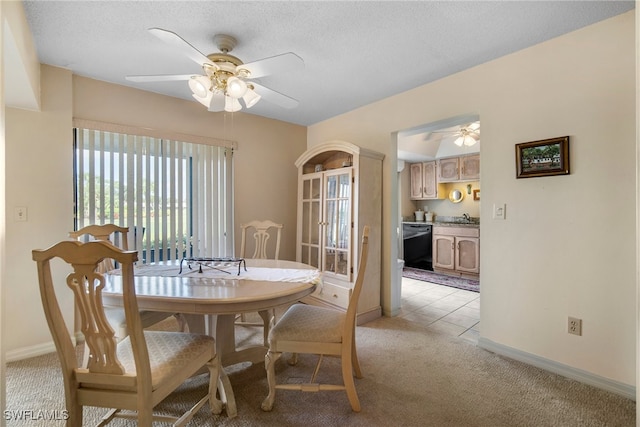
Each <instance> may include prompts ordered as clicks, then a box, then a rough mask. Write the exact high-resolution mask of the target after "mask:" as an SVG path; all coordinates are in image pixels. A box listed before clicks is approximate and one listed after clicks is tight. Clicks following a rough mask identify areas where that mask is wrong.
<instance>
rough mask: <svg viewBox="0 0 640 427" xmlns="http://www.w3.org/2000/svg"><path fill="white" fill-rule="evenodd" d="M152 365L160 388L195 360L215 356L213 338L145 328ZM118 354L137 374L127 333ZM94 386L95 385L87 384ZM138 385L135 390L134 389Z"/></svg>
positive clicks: (128, 369)
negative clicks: (146, 329)
mask: <svg viewBox="0 0 640 427" xmlns="http://www.w3.org/2000/svg"><path fill="white" fill-rule="evenodd" d="M144 338H145V341H146V343H147V349H148V352H149V364H150V367H151V389H152V390H156V389H157V388H158V387H159V386H160V385H161V384H162V383H163V382H165V381H166V380H167V379H168V378H172V377H173V376H175V375H179V376H184V368H185V367H186V366H187V365H189V364H190V363H192V362H193V361H194V360H195V359H199V358H201V357H204V356H205V355H206V357H207V358H208V359H211V358H213V357H214V356H215V352H216V351H215V340H214V339H213V337H210V336H208V335H201V334H189V333H184V332H165V331H144ZM117 356H118V359H119V360H120V363H121V364H122V366H123V367H124V369H125V372H126V373H127V374H129V375H135V374H136V364H135V361H134V358H133V352H132V350H131V337H129V336H127V337H126V338H125V339H124V340H122V341H120V342H119V343H118V350H117ZM83 387H87V388H91V387H92V385H91V384H86V383H85V384H83ZM100 387H101V388H112V389H123V388H124V387H120V386H108V385H104V384H101V385H100ZM124 389H126V388H124ZM133 390H135V388H133V389H132V391H133Z"/></svg>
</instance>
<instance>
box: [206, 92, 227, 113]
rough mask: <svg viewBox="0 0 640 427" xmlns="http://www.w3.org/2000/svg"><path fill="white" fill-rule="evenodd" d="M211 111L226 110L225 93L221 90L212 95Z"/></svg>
mask: <svg viewBox="0 0 640 427" xmlns="http://www.w3.org/2000/svg"><path fill="white" fill-rule="evenodd" d="M209 111H211V112H213V113H216V112H218V111H224V94H223V93H220V92H214V94H213V96H212V97H211V104H209Z"/></svg>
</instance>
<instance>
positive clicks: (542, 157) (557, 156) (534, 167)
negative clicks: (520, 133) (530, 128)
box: [516, 136, 570, 178]
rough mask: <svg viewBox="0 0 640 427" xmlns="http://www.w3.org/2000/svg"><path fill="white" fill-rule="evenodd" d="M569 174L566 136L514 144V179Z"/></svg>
mask: <svg viewBox="0 0 640 427" xmlns="http://www.w3.org/2000/svg"><path fill="white" fill-rule="evenodd" d="M569 173H570V168H569V137H568V136H561V137H558V138H549V139H543V140H540V141H531V142H523V143H521V144H516V178H534V177H540V176H553V175H569Z"/></svg>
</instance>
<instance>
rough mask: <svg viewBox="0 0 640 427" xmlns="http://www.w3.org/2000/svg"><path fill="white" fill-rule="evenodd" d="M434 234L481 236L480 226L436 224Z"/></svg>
mask: <svg viewBox="0 0 640 427" xmlns="http://www.w3.org/2000/svg"><path fill="white" fill-rule="evenodd" d="M433 234H440V235H445V236H460V237H480V228H477V227H448V226H446V227H442V226H440V227H439V226H437V225H436V226H434V227H433Z"/></svg>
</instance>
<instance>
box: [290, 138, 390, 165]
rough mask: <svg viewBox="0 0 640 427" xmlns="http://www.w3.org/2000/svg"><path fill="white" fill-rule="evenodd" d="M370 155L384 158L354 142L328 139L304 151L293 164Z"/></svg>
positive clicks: (309, 163) (342, 161)
mask: <svg viewBox="0 0 640 427" xmlns="http://www.w3.org/2000/svg"><path fill="white" fill-rule="evenodd" d="M362 156H365V157H371V158H374V159H378V160H382V159H384V154H382V153H378V152H376V151H373V150H368V149H366V148H361V147H358V146H357V145H355V144H352V143H350V142H346V141H338V140H336V141H328V142H324V143H322V144H318V145H316V146H313V147H311V148H309V149H308V150H307V151H305V152H304V153H303V154H302V155H301V156H300V157H298V159H297V160H296V162H295V164H296V167H297V168H300V167H303V166H305V165H312V166H313V165H320V164H326V163H327V162H329V163H331V162H332V161H333V162H335V161H336V159H337V160H338V161H339V162H341V163H344V162H355V161H357V160H358V158H359V157H362Z"/></svg>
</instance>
